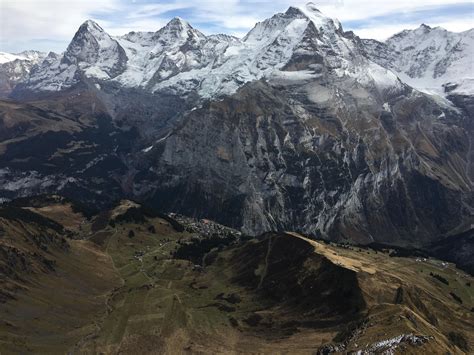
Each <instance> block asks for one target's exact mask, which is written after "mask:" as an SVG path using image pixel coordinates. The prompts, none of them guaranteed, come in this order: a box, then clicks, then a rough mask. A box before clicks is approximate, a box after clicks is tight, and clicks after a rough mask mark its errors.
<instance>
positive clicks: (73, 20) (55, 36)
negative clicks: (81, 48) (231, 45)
mask: <svg viewBox="0 0 474 355" xmlns="http://www.w3.org/2000/svg"><path fill="white" fill-rule="evenodd" d="M313 2H314V3H315V4H316V5H317V6H318V7H319V8H320V9H321V11H322V12H323V13H325V14H326V15H328V16H330V17H333V18H338V19H339V20H340V21H341V22H342V24H343V26H344V28H345V29H352V30H354V31H355V32H356V33H357V34H358V35H360V36H361V37H366V38H378V39H383V38H386V37H388V36H390V35H392V34H394V33H396V32H399V31H401V30H402V29H405V28H415V27H417V26H419V25H420V24H421V23H426V24H429V25H431V26H443V27H445V28H447V29H448V30H453V31H462V30H466V29H469V28H470V27H471V26H472V22H473V19H474V18H473V17H474V9H473V6H474V5H473V3H472V1H470V0H469V1H462V0H417V1H413V0H391V1H373V0H320V1H313ZM305 3H306V1H299V0H268V1H267V0H199V1H198V0H68V1H65V0H21V1H20V0H1V2H0V7H1V8H0V51H11V52H17V51H20V50H24V49H31V48H33V49H40V50H54V51H62V50H64V49H65V48H66V46H67V43H68V42H69V41H70V39H71V38H72V36H73V35H74V32H75V31H76V30H77V28H78V27H79V26H80V24H81V23H82V22H83V21H84V20H86V19H88V18H92V19H94V20H96V21H98V22H99V23H100V24H101V26H102V27H103V28H105V29H106V30H107V31H108V32H109V33H111V34H113V35H121V34H124V33H126V32H129V31H132V30H133V31H156V30H158V29H159V28H161V27H162V26H163V25H164V24H165V23H166V22H167V21H169V20H170V19H171V18H172V17H174V16H180V17H182V18H184V19H186V20H188V21H189V22H190V23H191V24H192V25H193V26H194V27H196V28H198V29H200V30H201V31H203V32H204V33H218V32H224V33H229V34H234V35H238V36H242V35H243V34H245V33H246V32H247V31H248V30H249V29H251V28H252V27H253V26H254V24H255V23H256V22H258V21H262V20H263V19H265V18H268V17H270V16H271V15H272V14H274V13H276V12H282V11H285V10H286V8H288V7H289V6H303V5H304V4H305Z"/></svg>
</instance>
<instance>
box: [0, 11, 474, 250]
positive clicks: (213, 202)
mask: <svg viewBox="0 0 474 355" xmlns="http://www.w3.org/2000/svg"><path fill="white" fill-rule="evenodd" d="M407 36H408V37H409V36H411V34H409V33H408V34H405V35H403V36H402V37H403V38H405V37H407ZM408 37H407V38H408ZM393 41H395V40H393ZM393 45H394V44H393ZM377 46H378V47H380V48H382V49H384V51H382V50H380V48H379V49H377V48H378V47H377ZM399 46H402V45H401V44H400V45H399ZM397 48H398V47H397ZM420 48H421V47H420ZM397 51H398V52H400V50H398V49H397ZM408 51H409V52H410V51H411V49H410V50H408ZM374 53H378V57H374ZM430 53H431V52H430ZM410 58H411V57H410ZM430 58H431V57H430ZM412 59H413V58H412ZM376 62H378V63H379V64H382V65H379V64H376ZM392 62H393V60H392V54H391V50H390V48H389V47H388V44H383V43H376V42H368V41H362V40H360V39H359V38H358V37H356V36H355V35H354V34H353V33H350V32H344V31H343V29H342V27H341V26H340V24H339V23H337V22H336V21H333V20H331V19H329V18H327V17H325V16H324V15H323V14H321V13H320V12H319V11H318V10H317V9H315V7H314V6H313V5H311V4H310V5H308V6H306V7H304V8H302V9H298V8H290V9H288V11H286V12H285V13H282V14H277V15H275V16H273V17H272V18H270V19H268V20H265V21H263V22H262V23H259V24H257V25H256V26H255V28H254V29H252V30H251V31H250V32H249V34H248V35H247V36H245V37H244V38H243V39H241V40H239V39H236V38H234V37H230V36H224V35H219V36H205V35H203V34H202V33H200V32H199V31H197V30H196V29H194V28H193V27H192V26H190V25H189V24H188V23H186V22H185V21H183V20H181V19H174V20H172V21H171V22H170V23H169V24H168V25H167V26H165V27H164V28H163V29H161V30H159V31H157V32H150V33H135V32H132V33H129V34H127V35H125V36H122V37H117V38H113V37H110V36H109V35H107V34H106V33H105V32H104V31H103V30H102V29H101V28H100V27H99V26H98V25H97V24H95V23H92V22H86V23H85V24H84V25H83V26H81V28H80V29H79V31H78V33H77V34H76V36H75V37H74V39H73V41H72V42H71V44H70V46H69V47H68V50H67V51H66V52H65V53H64V54H63V55H60V56H54V55H50V56H48V58H46V59H45V60H44V61H43V63H42V64H41V65H40V66H38V67H36V68H35V69H34V70H32V73H31V75H30V77H29V81H28V82H26V83H24V84H22V85H18V86H17V87H16V89H15V92H14V95H13V96H14V97H16V98H17V99H23V100H25V99H34V100H35V105H36V106H40V107H41V108H43V109H48V110H53V111H59V112H60V113H61V115H62V116H61V118H60V120H61V121H63V120H64V117H66V118H67V119H70V120H71V121H72V122H73V123H68V125H70V126H71V127H72V126H74V127H76V126H75V125H77V127H76V130H75V131H74V130H72V129H71V128H67V129H66V128H64V129H59V131H66V133H65V134H63V135H62V136H61V134H62V133H61V134H60V136H61V137H62V139H61V140H56V139H55V140H53V139H49V138H48V137H47V136H44V135H43V136H38V135H37V133H38V131H37V130H32V131H31V130H30V131H29V132H30V133H31V132H33V133H34V134H31V135H27V136H26V139H22V140H20V142H19V141H16V140H10V141H5V142H4V145H5V147H6V148H5V149H6V152H7V153H5V154H6V155H5V154H3V155H2V161H3V163H2V164H3V165H2V166H3V168H4V169H7V168H8V171H7V173H4V175H2V176H3V177H4V180H5V179H7V180H8V179H19V178H21V177H22V176H24V175H25V174H26V175H27V176H33V177H34V179H30V180H28V182H29V185H28V187H27V188H25V189H18V190H14V189H13V190H9V192H8V196H5V197H8V198H11V197H15V196H16V195H18V194H22V195H25V194H29V193H36V192H51V191H58V190H59V191H60V192H62V193H65V194H68V193H69V194H70V193H72V192H73V191H86V190H87V185H88V183H90V182H92V185H90V186H93V188H91V189H90V190H93V193H90V194H89V193H84V194H82V193H81V194H77V193H75V196H74V197H77V195H79V197H80V195H84V200H87V202H89V203H94V201H95V200H96V199H97V198H98V197H99V196H100V198H101V199H102V200H109V201H111V200H113V199H116V198H118V197H119V196H120V195H121V194H122V195H125V196H128V197H133V198H136V199H140V200H146V201H148V202H151V203H152V204H154V205H155V206H157V207H160V208H161V209H163V210H166V211H170V212H171V211H172V212H180V213H184V214H186V215H190V216H199V217H208V218H212V219H215V220H217V221H219V222H222V223H224V224H228V225H231V226H233V227H238V228H242V229H243V230H244V231H245V232H247V233H251V234H256V233H259V232H262V231H266V230H270V229H273V230H275V229H280V230H285V229H286V230H299V231H304V232H306V233H308V234H311V235H320V236H323V237H326V238H332V239H339V240H345V239H348V240H353V241H358V242H371V241H381V242H386V243H392V244H399V245H416V246H423V245H428V244H429V243H431V242H432V241H433V240H437V239H439V238H442V237H444V236H447V235H451V234H453V233H454V232H456V233H461V232H462V231H463V230H465V227H466V226H467V225H469V224H470V223H471V221H472V214H473V209H474V196H473V191H472V181H473V168H472V163H471V161H472V156H473V152H472V151H473V149H472V144H471V140H472V139H471V137H472V129H471V128H472V127H473V125H472V120H473V116H472V100H471V96H470V95H468V94H465V95H463V96H460V95H459V94H457V95H456V96H453V95H452V94H451V96H448V98H446V97H441V96H430V95H426V94H424V93H422V92H420V91H417V90H415V89H413V88H412V87H411V86H409V85H408V84H407V83H405V82H404V81H403V80H400V78H399V76H400V74H399V76H397V75H395V74H394V72H393V71H392V70H395V69H394V64H393V65H392V64H391V63H392ZM453 63H456V62H455V61H453ZM420 64H421V62H420V63H415V64H413V65H414V66H418V67H417V68H418V69H416V68H415V67H413V68H414V69H413V68H412V69H413V70H412V69H410V71H409V73H412V74H413V75H418V74H419V73H421V72H423V73H425V72H427V71H426V70H428V69H426V68H425V69H423V70H425V71H423V70H422V68H421V67H419V66H420ZM453 65H458V64H453ZM384 66H385V67H384ZM410 68H411V67H410ZM449 68H451V66H449V65H446V70H445V72H446V73H448V72H449V70H450V69H449ZM440 70H441V69H440ZM441 72H442V71H439V73H441ZM397 73H398V71H397ZM407 75H408V74H407ZM410 75H411V74H410ZM420 75H421V74H420ZM402 79H403V78H402ZM38 99H41V100H40V101H38ZM448 99H450V100H451V101H450V100H448ZM11 112H16V111H15V110H13V111H11ZM48 112H49V111H48ZM68 122H69V121H68ZM68 127H69V126H68ZM43 129H44V130H46V131H47V132H50V131H54V133H48V134H52V135H53V136H55V137H56V136H57V135H58V132H57V131H58V129H57V128H55V125H54V124H48V125H46V127H43ZM71 130H72V131H71ZM33 137H35V138H34V139H35V141H34V142H36V143H35V144H30V143H29V142H33V141H29V140H30V139H33ZM39 137H42V138H41V139H40V138H39ZM11 138H14V137H10V138H8V139H11ZM24 138H25V137H24ZM46 140H47V144H46V143H45V142H46ZM68 140H70V141H71V142H73V143H68ZM124 142H126V145H125V148H124V146H123V144H124ZM42 144H46V145H47V146H48V150H47V151H46V150H43V153H44V154H39V153H38V154H36V155H35V156H37V157H38V159H37V160H36V163H35V168H34V169H33V168H32V167H31V166H29V165H28V164H29V163H25V162H24V161H23V160H22V159H25V156H24V153H21V152H22V151H23V152H24V147H28V146H30V147H36V148H37V150H38V151H41V146H42ZM20 153H21V154H23V155H21V154H20ZM16 154H20V155H21V157H20V155H18V156H17V155H16ZM58 157H60V158H61V159H59V158H58ZM84 157H87V158H84ZM58 159H59V160H58ZM66 163H67V164H66ZM51 164H53V165H54V166H55V167H57V169H52V168H51ZM61 164H66V166H67V167H68V168H67V169H62V168H61ZM58 169H59V170H60V172H61V174H58V173H57V171H58ZM33 170H34V173H35V174H36V175H34V174H33V172H32V171H33ZM84 172H86V173H87V174H86V175H84ZM5 174H6V175H5ZM32 174H33V175H32ZM5 176H6V177H5ZM52 176H54V177H55V179H56V180H54V179H53V180H51V179H49V178H51V177H52ZM57 179H59V180H62V181H65V180H64V179H67V181H68V182H69V183H68V184H65V185H64V184H63V185H59V184H58V183H57V181H58V180H57ZM44 181H53V182H51V183H49V184H45V183H44ZM40 182H41V183H40ZM79 187H80V188H79ZM4 190H5V189H4ZM18 191H21V193H20V192H18Z"/></svg>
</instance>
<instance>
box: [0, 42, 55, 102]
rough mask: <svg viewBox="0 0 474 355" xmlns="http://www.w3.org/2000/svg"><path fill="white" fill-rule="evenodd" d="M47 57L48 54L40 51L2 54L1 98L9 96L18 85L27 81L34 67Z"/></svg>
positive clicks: (0, 66) (0, 73) (0, 60)
mask: <svg viewBox="0 0 474 355" xmlns="http://www.w3.org/2000/svg"><path fill="white" fill-rule="evenodd" d="M45 57H46V53H42V52H38V51H24V52H21V53H16V54H12V53H5V52H0V97H6V96H8V95H9V94H10V93H11V91H12V90H13V88H14V87H15V86H16V85H17V84H18V83H21V82H24V81H25V80H27V79H28V78H29V75H30V71H31V69H32V67H33V66H34V65H36V64H38V63H41V62H42V60H43V59H44V58H45Z"/></svg>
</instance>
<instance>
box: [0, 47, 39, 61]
mask: <svg viewBox="0 0 474 355" xmlns="http://www.w3.org/2000/svg"><path fill="white" fill-rule="evenodd" d="M45 56H46V53H43V52H39V51H32V50H30V51H23V52H21V53H6V52H0V64H4V63H8V62H13V61H14V60H17V59H18V60H28V61H32V62H35V63H37V62H39V61H41V60H42V59H43V58H44V57H45Z"/></svg>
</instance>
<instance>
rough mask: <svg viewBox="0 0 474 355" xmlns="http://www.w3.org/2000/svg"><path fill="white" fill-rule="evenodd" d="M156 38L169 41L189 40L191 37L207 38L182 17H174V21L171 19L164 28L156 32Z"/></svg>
mask: <svg viewBox="0 0 474 355" xmlns="http://www.w3.org/2000/svg"><path fill="white" fill-rule="evenodd" d="M156 36H158V37H162V38H164V39H166V38H168V39H169V40H172V39H176V38H178V39H179V38H181V39H187V38H190V37H193V38H201V37H202V38H204V37H205V36H204V35H203V34H202V33H201V32H199V31H198V30H196V29H195V28H193V27H192V26H191V25H190V24H189V23H188V22H187V21H185V20H183V19H182V18H181V17H174V18H173V19H171V20H170V21H169V22H168V23H167V24H166V25H165V26H164V27H163V28H161V29H160V30H158V31H157V32H156Z"/></svg>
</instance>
